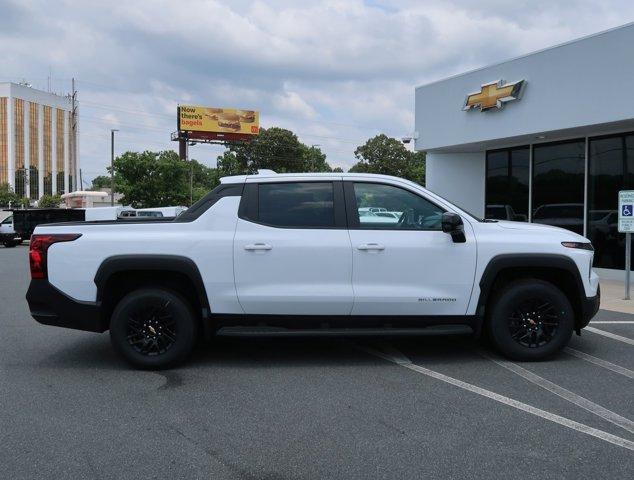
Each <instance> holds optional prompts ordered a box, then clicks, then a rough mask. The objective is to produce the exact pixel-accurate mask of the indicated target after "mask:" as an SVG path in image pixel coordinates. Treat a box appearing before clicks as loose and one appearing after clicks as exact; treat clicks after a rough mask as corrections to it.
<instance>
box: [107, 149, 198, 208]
mask: <svg viewBox="0 0 634 480" xmlns="http://www.w3.org/2000/svg"><path fill="white" fill-rule="evenodd" d="M188 174H189V168H188V165H187V164H186V163H185V162H183V161H182V160H180V159H179V158H178V154H176V152H173V151H163V152H150V151H145V152H125V153H124V154H123V155H120V156H118V157H117V158H116V159H115V161H114V176H115V190H116V191H117V192H119V193H121V194H123V198H122V199H121V203H123V204H124V205H132V206H133V207H136V208H147V207H162V206H167V205H187V204H188V203H189V195H188V193H189V182H188V178H189V175H188Z"/></svg>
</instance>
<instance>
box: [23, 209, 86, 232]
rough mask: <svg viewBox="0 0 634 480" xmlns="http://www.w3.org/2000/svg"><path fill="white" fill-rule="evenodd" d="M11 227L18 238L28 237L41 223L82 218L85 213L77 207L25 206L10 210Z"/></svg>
mask: <svg viewBox="0 0 634 480" xmlns="http://www.w3.org/2000/svg"><path fill="white" fill-rule="evenodd" d="M12 212H13V228H14V229H15V232H16V234H18V235H19V236H20V238H23V239H25V240H26V239H28V238H30V237H31V235H32V234H33V230H35V227H37V226H38V225H41V224H43V223H57V222H68V221H72V220H84V218H85V213H84V210H83V209H79V208H27V209H19V210H17V209H16V210H12Z"/></svg>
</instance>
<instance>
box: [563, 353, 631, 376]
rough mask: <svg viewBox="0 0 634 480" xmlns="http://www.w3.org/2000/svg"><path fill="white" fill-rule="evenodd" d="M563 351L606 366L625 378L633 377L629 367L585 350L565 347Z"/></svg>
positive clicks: (600, 365)
mask: <svg viewBox="0 0 634 480" xmlns="http://www.w3.org/2000/svg"><path fill="white" fill-rule="evenodd" d="M564 351H565V352H566V353H567V354H568V355H572V356H574V357H577V358H580V359H582V360H585V361H586V362H590V363H594V364H595V365H598V366H599V367H603V368H606V369H608V370H612V371H613V372H615V373H619V374H621V375H623V376H625V377H627V378H632V379H634V371H632V370H630V369H629V368H625V367H622V366H620V365H616V364H615V363H612V362H608V361H607V360H603V359H602V358H597V357H593V356H592V355H588V354H587V353H585V352H580V351H579V350H575V349H574V348H570V347H566V348H565V349H564Z"/></svg>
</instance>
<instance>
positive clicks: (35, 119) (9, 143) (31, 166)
mask: <svg viewBox="0 0 634 480" xmlns="http://www.w3.org/2000/svg"><path fill="white" fill-rule="evenodd" d="M72 108H73V102H72V98H71V97H69V96H61V95H56V94H53V93H49V92H44V91H41V90H36V89H34V88H31V87H30V86H28V85H22V84H16V83H0V184H2V183H8V184H9V185H10V186H11V188H12V189H13V191H14V192H16V193H17V194H18V195H20V197H27V198H29V199H31V200H33V201H37V200H38V199H39V198H40V197H41V196H42V195H54V194H62V193H66V192H70V191H72V190H73V189H75V188H76V179H77V172H78V171H79V165H78V162H77V160H76V159H77V141H76V138H77V135H76V130H77V129H76V124H74V123H73V115H72Z"/></svg>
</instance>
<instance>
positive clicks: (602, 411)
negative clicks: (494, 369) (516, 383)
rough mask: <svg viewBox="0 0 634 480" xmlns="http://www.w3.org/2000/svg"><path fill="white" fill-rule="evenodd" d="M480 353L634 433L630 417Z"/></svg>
mask: <svg viewBox="0 0 634 480" xmlns="http://www.w3.org/2000/svg"><path fill="white" fill-rule="evenodd" d="M478 353H479V354H480V355H481V356H483V357H484V358H487V359H489V360H491V361H492V362H495V363H496V364H498V365H499V366H501V367H503V368H506V369H507V370H508V371H510V372H513V373H514V374H516V375H519V376H520V377H522V378H523V379H525V380H528V381H529V382H531V383H532V384H534V385H537V386H538V387H541V388H543V389H545V390H548V391H549V392H551V393H554V394H555V395H557V396H559V397H561V398H563V399H564V400H567V401H569V402H570V403H574V404H575V405H577V406H578V407H581V408H583V409H584V410H587V411H588V412H590V413H592V414H594V415H597V416H598V417H601V418H603V419H605V420H607V421H608V422H611V423H613V424H614V425H616V426H618V427H621V428H623V429H625V430H627V431H628V432H630V433H634V422H633V421H632V420H630V419H629V418H625V417H623V416H621V415H619V414H618V413H615V412H613V411H612V410H608V409H607V408H605V407H602V406H601V405H599V404H597V403H594V402H593V401H591V400H588V399H587V398H585V397H582V396H581V395H578V394H576V393H574V392H571V391H570V390H567V389H565V388H564V387H561V386H559V385H557V384H556V383H553V382H551V381H550V380H546V379H545V378H544V377H540V376H539V375H537V374H535V373H533V372H531V371H530V370H527V369H525V368H524V367H521V366H520V365H518V364H516V363H513V362H509V361H508V360H504V359H501V358H495V357H492V356H490V355H488V354H487V353H485V352H482V351H480V352H478Z"/></svg>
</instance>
